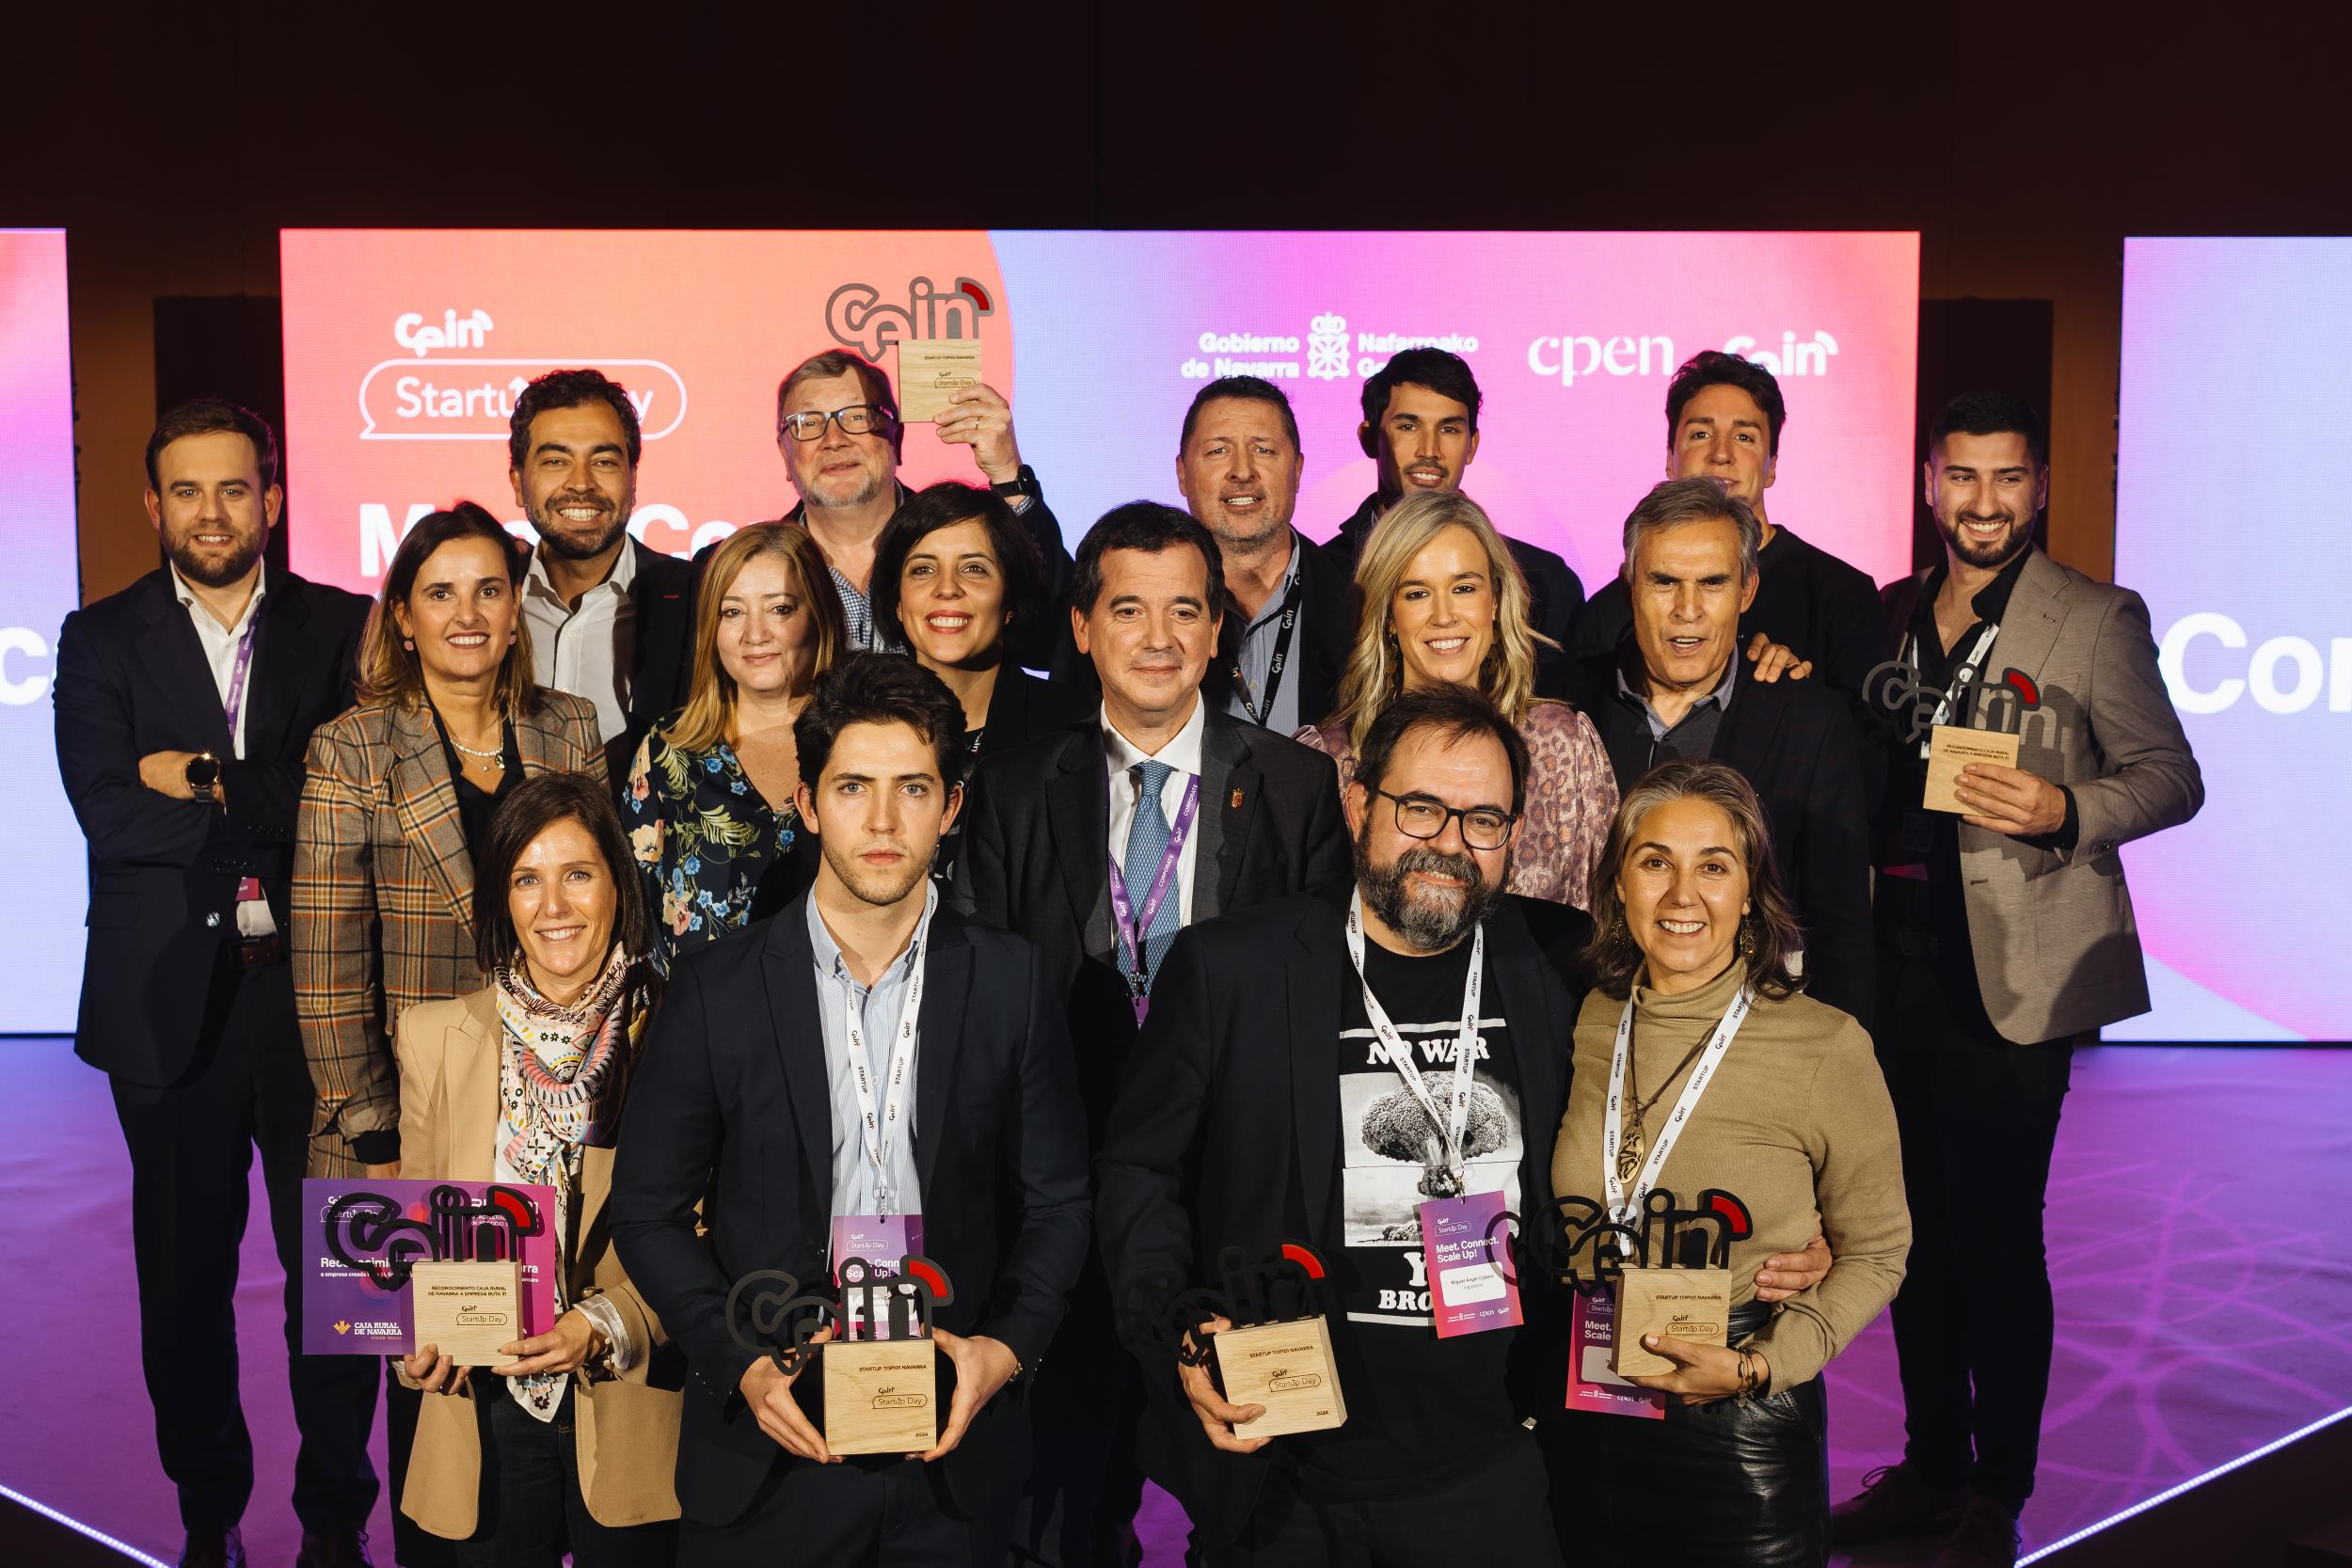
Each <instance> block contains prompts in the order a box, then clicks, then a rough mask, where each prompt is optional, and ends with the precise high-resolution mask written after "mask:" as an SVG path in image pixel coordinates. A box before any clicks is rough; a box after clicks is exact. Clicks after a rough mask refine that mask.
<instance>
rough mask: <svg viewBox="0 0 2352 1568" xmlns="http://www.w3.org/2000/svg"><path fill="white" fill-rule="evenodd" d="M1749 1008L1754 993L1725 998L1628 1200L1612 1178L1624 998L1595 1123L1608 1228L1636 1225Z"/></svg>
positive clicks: (1626, 1053) (1627, 1041)
mask: <svg viewBox="0 0 2352 1568" xmlns="http://www.w3.org/2000/svg"><path fill="white" fill-rule="evenodd" d="M1755 1005H1756V992H1755V991H1754V990H1752V989H1750V988H1749V987H1747V986H1744V985H1743V986H1741V987H1740V994H1739V995H1737V996H1735V997H1733V998H1732V999H1731V1006H1728V1007H1726V1008H1725V1009H1724V1019H1723V1022H1721V1023H1718V1024H1716V1025H1715V1037H1714V1038H1712V1039H1710V1040H1708V1042H1707V1050H1706V1051H1705V1053H1702V1054H1701V1055H1700V1057H1699V1061H1698V1066H1696V1067H1694V1068H1692V1069H1691V1079H1690V1082H1688V1083H1686V1084H1684V1085H1682V1095H1681V1098H1679V1099H1677V1101H1675V1108H1674V1114H1673V1115H1671V1116H1669V1117H1667V1118H1666V1124H1665V1126H1664V1127H1663V1128H1661V1130H1660V1131H1659V1134H1658V1141H1657V1143H1655V1144H1653V1145H1652V1146H1651V1147H1650V1151H1649V1158H1648V1159H1646V1160H1645V1161H1643V1162H1642V1168H1641V1170H1640V1172H1639V1173H1638V1174H1636V1176H1635V1177H1634V1180H1633V1191H1632V1193H1631V1195H1630V1196H1629V1195H1628V1194H1627V1192H1626V1190H1625V1182H1624V1180H1622V1179H1621V1178H1620V1177H1619V1176H1618V1175H1617V1148H1618V1146H1619V1145H1620V1144H1622V1143H1623V1142H1624V1139H1625V1097H1626V1095H1627V1093H1628V1092H1629V1089H1628V1085H1627V1084H1626V1064H1627V1061H1628V1060H1629V1058H1630V1056H1631V1055H1632V1053H1633V998H1632V997H1631V996H1630V995H1628V996H1627V997H1626V999H1625V1013H1624V1016H1623V1017H1621V1018H1619V1019H1618V1020H1617V1049H1616V1052H1615V1053H1614V1054H1613V1055H1612V1056H1611V1057H1610V1059H1609V1110H1608V1116H1607V1117H1606V1119H1605V1120H1604V1121H1603V1122H1602V1124H1601V1140H1600V1179H1601V1182H1602V1185H1603V1188H1604V1190H1605V1191H1606V1194H1607V1196H1608V1202H1609V1219H1610V1222H1611V1223H1612V1224H1613V1225H1621V1226H1627V1227H1632V1226H1636V1225H1638V1224H1640V1222H1641V1213H1642V1205H1643V1203H1644V1202H1645V1200H1647V1198H1648V1197H1649V1194H1650V1189H1651V1188H1652V1187H1655V1186H1657V1185H1658V1173H1659V1172H1661V1171H1662V1170H1664V1169H1665V1168H1666V1156H1667V1155H1668V1154H1669V1153H1671V1152H1672V1151H1673V1149H1674V1146H1675V1141H1676V1140H1677V1138H1679V1137H1680V1136H1681V1135H1682V1129H1683V1128H1684V1126H1685V1125H1687V1124H1688V1123H1689V1122H1690V1119H1691V1113H1692V1112H1693V1111H1695V1110H1697V1109H1698V1104H1699V1096H1701V1095H1703V1094H1705V1093H1706V1092H1707V1085H1708V1084H1710V1083H1711V1082H1713V1081H1714V1077H1715V1069H1716V1068H1717V1067H1718V1066H1720V1065H1721V1064H1722V1062H1723V1059H1724V1052H1726V1051H1728V1050H1730V1049H1731V1037H1732V1036H1734V1035H1736V1034H1738V1033H1739V1032H1740V1024H1741V1023H1742V1022H1745V1021H1746V1019H1747V1016H1748V1009H1749V1008H1750V1007H1752V1006H1755Z"/></svg>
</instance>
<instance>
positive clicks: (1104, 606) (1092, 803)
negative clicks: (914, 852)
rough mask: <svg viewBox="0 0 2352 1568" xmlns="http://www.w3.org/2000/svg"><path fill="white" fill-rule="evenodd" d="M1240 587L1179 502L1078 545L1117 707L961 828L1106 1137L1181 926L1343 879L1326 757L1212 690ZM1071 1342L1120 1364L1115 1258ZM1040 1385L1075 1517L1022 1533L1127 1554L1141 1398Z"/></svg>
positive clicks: (1085, 616) (1048, 1455)
mask: <svg viewBox="0 0 2352 1568" xmlns="http://www.w3.org/2000/svg"><path fill="white" fill-rule="evenodd" d="M1304 547H1305V548H1309V549H1311V548H1312V547H1313V546H1304ZM1224 586H1225V578H1224V575H1223V570H1222V563H1221V562H1220V561H1219V559H1218V546H1217V541H1216V538H1215V536H1214V535H1212V533H1211V532H1210V531H1208V530H1207V529H1205V528H1203V527H1202V526H1201V525H1200V523H1199V522H1197V521H1196V520H1194V519H1193V518H1191V517H1189V516H1186V515H1184V513H1182V512H1178V511H1177V510H1175V509H1174V508H1173V507H1167V506H1160V505H1156V504H1154V503H1152V502H1149V501H1136V502H1132V503H1130V504H1129V505H1126V506H1122V507H1120V508H1118V509H1116V510H1114V511H1112V512H1111V513H1109V514H1108V515H1105V516H1104V518H1103V519H1102V520H1101V521H1100V522H1098V523H1096V524H1095V525H1094V527H1093V528H1092V529H1091V530H1089V531H1088V533H1087V536H1086V539H1085V540H1084V541H1083V542H1082V543H1081V544H1080V545H1079V546H1078V561H1077V579H1076V587H1075V590H1074V595H1073V603H1072V606H1071V613H1070V619H1071V626H1072V631H1073V639H1074V641H1075V645H1076V646H1077V647H1078V648H1079V649H1081V650H1083V651H1084V652H1085V654H1086V655H1087V657H1089V659H1090V660H1091V662H1092V665H1093V668H1094V670H1095V672H1096V677H1097V680H1098V681H1099V683H1100V685H1101V687H1102V690H1103V707H1102V713H1101V715H1100V717H1099V718H1094V719H1089V720H1088V721H1087V722H1085V723H1083V724H1080V725H1077V726H1075V727H1073V728H1072V729H1069V730H1066V731H1064V732H1063V733H1061V734H1060V735H1057V736H1051V737H1049V738H1047V739H1045V740H1041V741H1038V742H1035V743H1033V744H1031V745H1029V746H1027V747H1024V748H1022V749H1020V750H1018V751H1013V752H1005V753H1003V754H1002V755H1000V756H995V757H992V758H990V759H989V760H988V761H987V762H986V763H985V764H983V765H982V767H981V769H980V773H979V778H978V783H977V787H976V789H975V791H974V795H975V799H976V800H977V810H976V812H975V815H974V816H973V819H972V820H971V821H970V822H969V823H967V824H966V825H965V828H964V835H963V836H964V839H965V844H964V850H963V864H962V866H961V870H960V871H959V873H958V879H957V885H956V888H955V891H954V897H955V899H956V900H957V904H958V907H959V908H961V909H962V910H964V911H966V912H968V913H970V914H971V915H972V916H973V918H975V919H977V920H979V921H982V922H984V923H986V924H989V925H993V926H1002V927H1007V928H1008V929H1010V930H1014V931H1018V932H1020V933H1021V934H1022V935H1023V936H1025V937H1027V938H1028V939H1029V940H1030V942H1033V943H1035V944H1036V946H1037V948H1038V950H1039V952H1040V953H1041V955H1042V956H1043V960H1044V966H1045V976H1046V983H1047V985H1048V987H1049V989H1050V990H1051V991H1052V993H1053V994H1054V995H1055V996H1056V997H1057V998H1062V999H1065V1000H1066V1002H1067V1005H1068V1008H1069V1017H1070V1032H1071V1038H1072V1039H1073V1041H1074V1042H1075V1043H1076V1046H1077V1061H1078V1077H1079V1084H1080V1086H1081V1090H1082V1092H1083V1094H1084V1096H1085V1100H1086V1106H1087V1116H1088V1123H1089V1128H1090V1129H1091V1130H1092V1131H1093V1132H1095V1133H1097V1134H1098V1135H1099V1133H1100V1132H1101V1130H1102V1128H1103V1124H1104V1117H1106V1116H1107V1114H1108V1112H1109V1107H1110V1099H1111V1090H1112V1087H1113V1085H1115V1083H1116V1082H1117V1075H1118V1071H1119V1066H1120V1061H1121V1060H1122V1059H1123V1057H1124V1056H1125V1054H1126V1051H1127V1047H1128V1044H1129V1042H1130V1041H1131V1040H1132V1039H1133V1038H1134V1037H1135V1032H1136V1022H1137V1019H1138V1015H1139V1014H1140V1013H1141V1012H1142V1011H1143V1010H1144V1009H1143V1005H1144V1004H1145V1003H1147V1001H1148V998H1149V996H1150V993H1151V989H1152V976H1153V974H1156V973H1157V971H1158V968H1159V964H1160V960H1161V959H1162V958H1164V957H1165V956H1166V954H1167V950H1168V942H1169V941H1170V940H1171V939H1172V938H1173V937H1174V935H1175V933H1176V932H1177V930H1178V929H1179V928H1181V927H1184V926H1186V925H1188V924H1191V923H1192V922H1195V921H1200V920H1207V919H1209V918H1211V917H1212V916H1216V915H1220V914H1226V913H1230V912H1232V911H1235V910H1242V909H1248V908H1249V907H1251V906H1253V905H1256V904H1261V903H1263V902H1265V901H1267V900H1269V899H1274V898H1279V897H1282V896H1284V895H1288V894H1292V893H1295V892H1297V891H1299V890H1300V889H1301V888H1307V887H1313V886H1316V885H1319V884H1322V883H1326V882H1329V881H1333V880H1336V879H1339V878H1340V877H1342V876H1343V875H1344V874H1345V871H1346V865H1347V850H1346V840H1345V838H1344V837H1343V832H1342V828H1341V823H1340V809H1339V790H1338V788H1337V782H1336V781H1335V780H1334V778H1333V777H1332V768H1331V760H1330V759H1329V758H1328V757H1327V756H1325V755H1323V754H1322V753H1321V752H1314V751H1311V750H1309V749H1308V748H1307V747H1304V746H1301V745H1299V744H1297V743H1296V742H1295V741H1292V740H1289V739H1286V738H1284V737H1283V736H1279V735H1273V734H1269V733H1268V732H1267V731H1265V730H1263V729H1262V728H1260V727H1259V726H1257V725H1255V724H1252V723H1249V722H1248V721H1246V720H1240V719H1235V718H1232V717H1231V716H1230V715H1228V714H1225V713H1222V712H1219V711H1217V710H1216V708H1215V707H1214V706H1213V705H1211V704H1210V703H1209V702H1208V701H1207V699H1206V697H1205V694H1204V693H1203V692H1202V690H1201V685H1200V683H1201V676H1202V673H1203V672H1204V670H1205V669H1206V668H1207V666H1208V665H1209V663H1210V662H1211V659H1212V657H1213V655H1212V650H1213V649H1215V648H1216V646H1217V634H1218V630H1219V626H1220V623H1221V622H1222V621H1223V619H1224V618H1225V611H1224V602H1225V601H1224ZM1180 829H1181V830H1184V831H1182V832H1180V831H1179V830H1180ZM1138 931H1140V932H1141V933H1142V937H1141V941H1140V942H1137V941H1136V933H1137V932H1138ZM1065 1338H1070V1339H1072V1340H1073V1343H1074V1344H1077V1345H1080V1346H1082V1347H1083V1348H1082V1349H1081V1350H1078V1351H1076V1352H1073V1353H1072V1355H1073V1359H1083V1360H1086V1361H1088V1362H1089V1363H1098V1364H1103V1365H1113V1366H1116V1365H1121V1364H1123V1363H1120V1362H1119V1361H1118V1360H1116V1359H1115V1358H1116V1356H1117V1354H1118V1353H1117V1349H1116V1346H1115V1343H1114V1341H1113V1336H1112V1334H1111V1332H1110V1327H1109V1323H1108V1292H1107V1290H1106V1289H1105V1287H1104V1284H1103V1280H1102V1276H1101V1274H1100V1273H1099V1271H1096V1270H1094V1269H1092V1268H1089V1271H1088V1275H1087V1278H1086V1281H1085V1283H1084V1285H1083V1286H1082V1288H1081V1291H1080V1294H1079V1298H1078V1301H1077V1303H1076V1304H1075V1305H1074V1306H1073V1313H1072V1319H1071V1323H1070V1326H1069V1328H1068V1330H1067V1331H1066V1333H1065ZM1128 1392H1129V1393H1136V1391H1135V1390H1132V1389H1130V1390H1128ZM1063 1394H1066V1395H1069V1396H1073V1397H1072V1398H1070V1399H1068V1400H1067V1401H1066V1402H1064V1401H1061V1400H1058V1399H1057V1395H1063ZM1039 1397H1040V1399H1041V1402H1044V1403H1043V1404H1041V1412H1040V1440H1041V1447H1042V1448H1043V1449H1045V1452H1044V1454H1043V1456H1042V1461H1041V1465H1040V1466H1039V1485H1040V1488H1041V1491H1042V1492H1043V1493H1044V1494H1048V1495H1050V1494H1053V1493H1064V1492H1066V1494H1067V1496H1066V1497H1064V1498H1063V1504H1062V1505H1063V1518H1062V1520H1061V1522H1060V1524H1059V1525H1058V1526H1056V1527H1054V1528H1052V1529H1051V1530H1050V1531H1049V1530H1048V1529H1047V1528H1046V1527H1045V1525H1044V1523H1043V1522H1042V1520H1041V1518H1033V1519H1032V1520H1031V1521H1030V1523H1029V1524H1028V1525H1027V1526H1025V1536H1024V1540H1023V1544H1024V1546H1025V1548H1026V1549H1028V1550H1031V1551H1033V1552H1037V1553H1040V1554H1051V1553H1054V1552H1057V1551H1058V1552H1059V1553H1060V1555H1059V1556H1058V1557H1053V1556H1050V1555H1049V1556H1047V1558H1046V1560H1058V1561H1061V1562H1064V1563H1069V1564H1073V1565H1074V1564H1076V1563H1079V1562H1086V1561H1089V1560H1115V1559H1116V1558H1117V1557H1118V1556H1119V1554H1120V1552H1122V1551H1124V1550H1125V1549H1126V1548H1127V1546H1128V1544H1130V1543H1131V1542H1132V1534H1131V1532H1130V1531H1129V1529H1128V1524H1129V1521H1130V1520H1131V1518H1132V1517H1133V1515H1134V1512H1135V1509H1134V1505H1135V1503H1136V1499H1137V1498H1138V1497H1140V1495H1141V1485H1142V1481H1141V1477H1140V1476H1139V1475H1138V1474H1137V1473H1136V1470H1135V1469H1134V1467H1133V1465H1132V1463H1131V1462H1129V1460H1128V1457H1127V1456H1128V1452H1129V1448H1130V1444H1129V1442H1128V1440H1127V1434H1128V1433H1130V1432H1131V1431H1132V1427H1131V1426H1129V1425H1128V1424H1127V1422H1128V1421H1130V1420H1131V1418H1132V1417H1133V1414H1134V1408H1133V1404H1132V1403H1130V1404H1129V1406H1128V1408H1127V1409H1126V1410H1125V1411H1124V1412H1120V1411H1119V1410H1118V1409H1117V1408H1116V1406H1117V1405H1118V1403H1119V1402H1118V1401H1116V1400H1112V1399H1106V1398H1104V1397H1103V1396H1102V1390H1100V1389H1089V1388H1085V1387H1081V1386H1068V1385H1064V1386H1058V1387H1057V1386H1056V1385H1055V1384H1054V1383H1053V1382H1052V1381H1051V1380H1048V1382H1047V1383H1046V1384H1045V1385H1044V1386H1041V1388H1040V1390H1039ZM1136 1398H1139V1394H1136ZM1106 1464H1107V1465H1109V1466H1110V1467H1111V1473H1110V1475H1108V1476H1107V1477H1099V1473H1100V1471H1101V1470H1102V1468H1103V1466H1104V1465H1106ZM1098 1477H1099V1479H1097V1478H1098ZM1098 1485H1099V1486H1100V1487H1101V1488H1102V1489H1103V1495H1102V1500H1101V1501H1100V1502H1097V1500H1096V1498H1095V1489H1096V1487H1097V1486H1098ZM1033 1500H1034V1501H1035V1503H1036V1507H1037V1509H1038V1510H1040V1511H1043V1510H1045V1509H1046V1508H1047V1506H1048V1498H1047V1497H1040V1498H1038V1499H1033ZM1049 1535H1050V1536H1051V1537H1053V1539H1048V1536H1049ZM1056 1540H1057V1541H1058V1543H1059V1544H1058V1545H1057V1544H1055V1542H1056Z"/></svg>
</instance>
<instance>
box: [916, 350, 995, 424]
mask: <svg viewBox="0 0 2352 1568" xmlns="http://www.w3.org/2000/svg"><path fill="white" fill-rule="evenodd" d="M979 384H980V341H979V340H978V339H977V338H909V339H906V340H905V341H901V342H900V343H899V344H898V418H899V419H900V420H903V421H905V422H906V423H908V424H922V423H932V424H936V423H937V422H938V421H939V418H940V416H941V415H943V414H945V413H946V412H947V410H948V409H950V408H952V407H953V406H955V405H954V404H951V403H949V402H948V401H947V400H948V399H949V398H950V397H952V396H954V395H955V394H956V393H958V392H960V391H961V390H963V389H964V388H966V387H977V386H978V385H979Z"/></svg>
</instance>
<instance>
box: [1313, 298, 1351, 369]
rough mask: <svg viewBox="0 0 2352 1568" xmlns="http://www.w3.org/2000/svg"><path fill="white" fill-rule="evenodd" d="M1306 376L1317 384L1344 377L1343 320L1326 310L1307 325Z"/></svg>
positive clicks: (1344, 336)
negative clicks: (1308, 327) (1308, 330)
mask: <svg viewBox="0 0 2352 1568" xmlns="http://www.w3.org/2000/svg"><path fill="white" fill-rule="evenodd" d="M1308 325H1310V326H1311V327H1312V328H1313V330H1312V331H1311V332H1310V333H1308V335H1307V373H1308V374H1309V375H1311V376H1313V377H1314V378H1315V379H1316V380H1317V381H1343V380H1345V379H1346V377H1347V318H1346V317H1345V316H1341V315H1334V314H1332V313H1331V312H1330V311H1328V310H1327V311H1325V312H1324V313H1323V314H1322V315H1320V316H1317V317H1316V318H1315V319H1314V320H1313V321H1312V322H1311V323H1309V324H1308Z"/></svg>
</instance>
